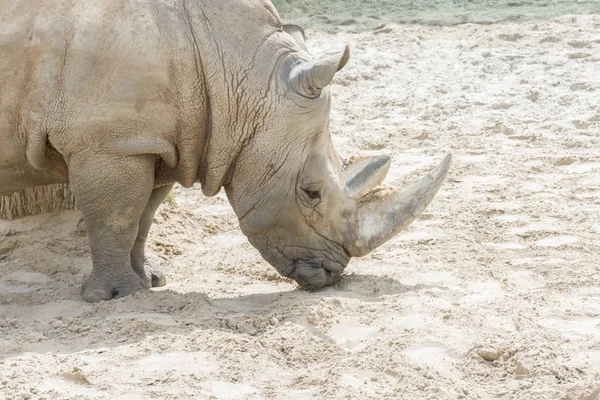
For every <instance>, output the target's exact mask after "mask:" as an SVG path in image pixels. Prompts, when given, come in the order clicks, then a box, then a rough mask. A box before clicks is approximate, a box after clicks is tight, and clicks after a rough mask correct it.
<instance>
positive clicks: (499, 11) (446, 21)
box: [272, 0, 600, 30]
mask: <svg viewBox="0 0 600 400" xmlns="http://www.w3.org/2000/svg"><path fill="white" fill-rule="evenodd" d="M272 1H273V3H274V4H275V7H276V8H277V10H278V11H279V14H280V15H281V17H282V19H283V20H284V21H285V22H293V23H298V24H301V25H304V26H306V27H312V28H323V29H326V30H331V28H332V27H333V30H336V29H341V28H343V27H344V26H354V27H359V28H373V27H375V26H377V25H380V24H382V23H385V22H392V23H396V24H423V25H445V26H447V25H457V24H464V23H478V24H492V23H499V22H509V21H526V20H531V19H547V18H555V17H560V16H562V15H569V14H600V0H587V1H576V0H511V1H500V0H496V1H494V0H423V1H418V0H370V1H369V0H366V1H361V0H272Z"/></svg>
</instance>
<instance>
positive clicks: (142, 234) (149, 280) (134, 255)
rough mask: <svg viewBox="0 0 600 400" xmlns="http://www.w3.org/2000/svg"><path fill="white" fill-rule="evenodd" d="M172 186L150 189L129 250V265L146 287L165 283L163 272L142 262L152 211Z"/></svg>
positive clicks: (152, 216) (153, 211)
mask: <svg viewBox="0 0 600 400" xmlns="http://www.w3.org/2000/svg"><path fill="white" fill-rule="evenodd" d="M172 188H173V185H166V186H161V187H158V188H156V189H154V190H153V191H152V194H151V195H150V199H149V200H148V204H146V208H145V209H144V213H143V214H142V217H141V218H140V223H139V228H138V233H137V237H136V238H135V244H134V245H133V249H132V250H131V266H132V267H133V270H134V271H135V272H136V273H137V274H138V275H139V276H140V278H142V279H143V280H144V285H145V286H146V288H147V289H149V288H151V287H158V286H164V285H165V284H166V283H167V281H166V279H165V274H163V273H162V272H161V271H157V270H155V269H150V268H147V267H146V268H145V267H144V263H145V262H146V258H145V256H144V249H145V247H146V239H147V238H148V232H150V226H152V221H153V219H154V213H156V210H157V209H158V206H160V203H162V202H163V200H164V199H165V198H166V197H167V195H168V194H169V192H170V191H171V189H172Z"/></svg>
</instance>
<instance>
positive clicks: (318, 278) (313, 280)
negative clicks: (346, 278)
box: [290, 259, 344, 289]
mask: <svg viewBox="0 0 600 400" xmlns="http://www.w3.org/2000/svg"><path fill="white" fill-rule="evenodd" d="M292 267H293V269H292V273H291V275H290V278H292V279H294V280H295V281H296V282H298V284H299V285H300V286H302V287H307V288H315V289H320V288H322V287H324V286H328V285H331V284H333V283H335V282H337V281H338V280H339V279H340V276H341V275H342V271H343V270H344V268H343V267H342V268H336V269H327V268H326V267H325V265H324V263H323V262H322V261H320V260H318V259H314V260H295V261H294V262H293V264H292Z"/></svg>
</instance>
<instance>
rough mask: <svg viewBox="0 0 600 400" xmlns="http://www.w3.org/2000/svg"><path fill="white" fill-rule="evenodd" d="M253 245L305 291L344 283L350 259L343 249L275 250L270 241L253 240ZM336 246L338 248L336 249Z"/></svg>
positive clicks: (279, 270) (300, 248) (293, 247)
mask: <svg viewBox="0 0 600 400" xmlns="http://www.w3.org/2000/svg"><path fill="white" fill-rule="evenodd" d="M249 239H250V243H252V245H253V246H254V247H256V248H257V249H258V250H259V252H260V254H261V255H262V257H263V258H264V259H265V260H266V261H267V262H268V263H269V264H271V265H272V266H273V267H275V269H277V271H278V272H279V273H280V274H281V275H283V276H286V277H288V278H291V279H293V280H295V281H296V282H297V283H298V284H299V285H300V286H302V287H304V288H314V289H320V288H322V287H324V286H328V285H331V284H334V283H335V282H337V281H339V280H340V277H341V276H342V272H343V271H344V268H346V265H348V262H349V261H350V256H349V255H348V252H347V251H346V249H344V248H343V247H340V248H339V249H338V248H337V245H335V244H333V243H327V244H326V245H325V248H324V249H319V250H317V249H311V248H307V247H303V246H295V245H287V246H284V247H283V248H282V249H281V248H279V247H276V246H273V245H272V243H270V242H269V240H268V239H267V238H266V237H264V236H263V237H257V236H254V237H251V238H249ZM332 246H335V247H336V248H332Z"/></svg>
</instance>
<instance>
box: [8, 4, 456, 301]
mask: <svg viewBox="0 0 600 400" xmlns="http://www.w3.org/2000/svg"><path fill="white" fill-rule="evenodd" d="M348 58H349V48H348V46H346V47H345V48H344V49H340V51H339V52H337V53H335V54H332V55H328V56H323V57H316V58H314V57H313V56H312V55H310V54H309V52H308V51H307V46H306V43H304V35H303V34H301V31H300V30H299V29H298V28H295V29H294V28H293V27H292V26H284V25H282V22H281V19H280V17H279V15H278V13H277V11H276V10H275V8H274V7H273V5H272V4H271V3H270V2H269V1H268V0H128V1H125V0H95V1H90V0H80V1H64V0H0V194H5V193H12V192H14V191H17V190H20V189H23V188H27V187H32V186H41V185H48V184H54V183H68V184H69V186H70V188H71V190H72V192H73V194H74V196H75V199H76V202H77V205H78V207H79V209H80V210H81V211H82V213H83V217H84V220H85V224H86V227H87V231H88V234H89V239H90V245H91V258H92V263H93V268H92V271H91V273H90V275H89V277H87V279H86V280H85V282H84V283H83V285H82V294H83V297H84V299H85V300H87V301H89V302H96V301H101V300H109V299H111V298H114V297H120V296H126V295H128V294H130V293H133V292H135V291H138V290H141V289H144V288H150V287H153V286H162V285H164V284H165V277H164V274H163V273H161V272H159V271H155V270H152V269H149V268H147V267H145V266H144V244H145V241H146V238H147V235H148V231H149V229H150V225H151V224H152V220H153V215H154V212H155V211H156V209H157V208H158V206H159V205H160V203H161V202H162V201H163V200H164V198H165V197H166V195H167V194H168V193H169V191H170V190H171V188H172V186H173V184H175V183H179V184H180V185H182V186H183V187H185V188H189V187H191V186H192V185H194V184H196V183H199V184H200V185H201V187H202V192H203V194H204V195H206V196H213V195H215V194H217V193H218V192H219V191H220V190H221V189H222V188H224V189H225V192H226V194H227V198H228V200H229V202H230V204H231V206H232V207H233V210H234V211H235V213H236V215H237V217H238V219H239V225H240V228H241V230H242V232H243V233H244V234H245V235H246V236H247V238H248V239H249V241H250V243H251V244H252V245H253V246H254V247H255V248H256V249H258V251H259V252H260V254H261V255H262V256H263V258H264V259H265V260H266V261H268V262H269V263H270V264H271V265H273V266H274V267H275V268H276V269H277V270H278V271H279V273H281V274H282V275H285V276H286V277H290V278H293V279H294V280H295V281H296V282H298V283H299V284H300V285H301V286H305V287H313V288H320V287H323V286H326V285H330V284H332V283H335V282H336V281H338V280H339V279H340V276H341V274H342V271H343V270H344V268H345V267H346V266H347V264H348V261H349V260H350V258H351V257H360V256H364V255H365V254H367V253H369V252H370V251H372V250H373V249H375V248H376V247H378V246H380V245H382V244H383V243H384V242H386V241H388V240H389V239H391V238H392V237H394V236H395V235H396V234H397V233H399V232H400V231H401V230H403V229H404V228H405V227H406V226H407V225H408V224H410V223H411V222H412V221H413V220H414V219H415V218H417V217H418V216H419V215H420V213H421V212H422V211H423V210H424V209H425V207H426V206H427V205H428V204H429V202H430V201H431V200H432V199H433V197H434V196H435V194H436V193H437V191H438V189H439V188H440V186H441V184H442V181H443V179H444V177H445V175H446V173H447V171H448V168H449V165H450V158H451V156H450V154H448V155H447V156H446V157H445V158H444V159H443V161H442V162H441V163H440V164H439V165H438V166H437V167H436V168H435V170H433V171H432V172H431V173H429V174H427V175H426V176H424V177H422V178H421V179H419V180H417V181H416V182H414V183H413V184H411V185H410V186H408V187H406V188H404V189H403V190H398V191H391V192H390V193H388V194H387V195H385V196H382V195H379V196H377V195H375V194H373V193H372V192H373V188H374V187H376V186H377V185H379V184H380V183H381V181H382V179H383V178H384V176H385V174H386V172H387V170H388V169H389V166H390V158H389V157H387V156H374V157H366V158H362V159H360V160H359V161H358V162H356V163H355V164H353V165H350V166H349V167H348V166H345V165H343V163H342V162H341V159H340V157H339V156H338V155H337V153H336V152H335V150H334V148H333V146H332V141H331V137H330V133H329V112H330V101H331V100H330V94H329V88H328V87H329V86H330V84H331V82H332V80H333V78H334V75H335V74H336V72H338V71H339V70H340V69H341V68H342V67H344V65H345V64H346V62H347V61H348Z"/></svg>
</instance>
